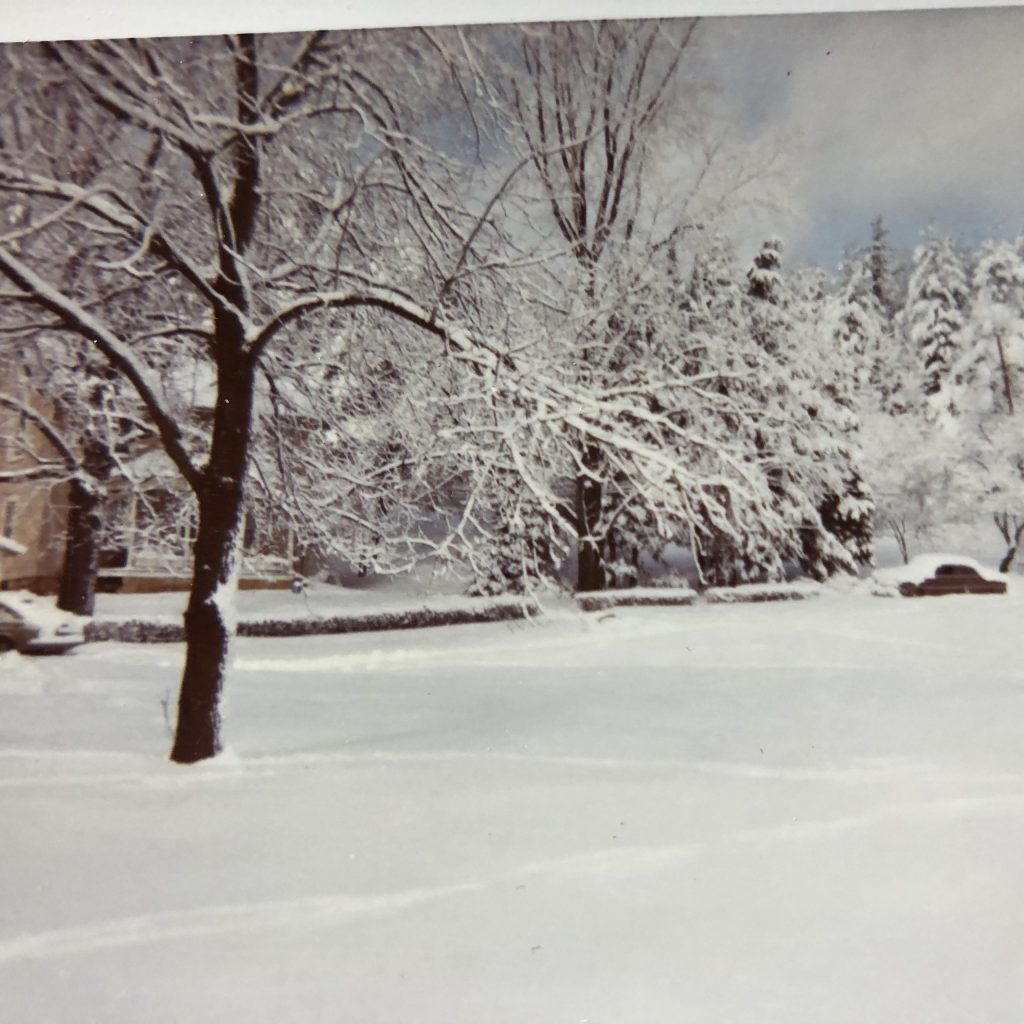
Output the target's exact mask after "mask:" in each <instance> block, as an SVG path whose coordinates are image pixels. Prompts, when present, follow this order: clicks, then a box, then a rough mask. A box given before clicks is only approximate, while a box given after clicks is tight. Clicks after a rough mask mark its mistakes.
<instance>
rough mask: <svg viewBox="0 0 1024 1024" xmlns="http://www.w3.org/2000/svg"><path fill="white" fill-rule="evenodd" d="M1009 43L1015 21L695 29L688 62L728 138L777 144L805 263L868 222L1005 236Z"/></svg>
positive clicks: (741, 24)
mask: <svg viewBox="0 0 1024 1024" xmlns="http://www.w3.org/2000/svg"><path fill="white" fill-rule="evenodd" d="M1022 39H1024V9H1021V8H994V9H984V10H956V11H918V12H900V13H889V14H830V15H799V16H789V17H766V18H734V19H721V20H715V21H708V22H707V23H705V26H704V37H703V47H704V50H703V55H702V57H703V62H704V65H705V67H706V68H707V69H708V71H709V72H710V73H711V74H712V76H713V77H714V78H716V79H717V80H718V81H719V82H721V83H722V85H723V90H724V97H725V101H726V102H727V103H729V104H730V105H731V106H732V116H733V117H734V119H735V121H736V123H737V124H738V125H741V126H746V128H747V129H748V130H749V131H752V132H759V133H765V134H782V135H784V136H786V137H787V138H788V139H789V146H790V151H791V166H792V172H793V185H794V191H795V193H796V195H797V198H798V201H799V205H800V207H801V208H802V210H803V217H802V220H801V221H800V222H799V224H798V227H797V230H798V231H799V232H800V233H801V234H802V236H803V237H801V238H800V239H798V245H802V246H803V248H805V249H808V250H809V251H810V250H820V249H821V248H822V245H823V238H824V237H825V236H826V235H828V234H829V232H830V231H832V232H833V233H834V231H835V229H836V228H837V227H838V226H839V225H840V224H842V223H843V222H845V221H848V220H850V219H851V218H853V217H860V216H863V217H865V218H867V219H868V220H869V219H870V218H871V217H872V216H874V215H875V214H876V213H885V214H886V215H887V216H888V217H889V219H890V220H892V221H894V222H895V223H896V224H898V225H902V226H904V228H905V233H913V231H915V230H920V229H921V228H923V227H924V226H925V224H926V223H927V221H928V220H929V219H934V220H935V221H936V223H937V224H938V225H939V226H940V227H941V228H943V229H944V230H947V231H950V232H952V233H954V234H961V235H977V234H978V232H980V231H991V229H992V228H998V229H1000V230H1002V231H1004V233H1010V234H1014V233H1016V231H1017V229H1018V228H1019V226H1020V223H1021V219H1022V216H1024V201H1022V199H1021V186H1020V182H1021V181H1022V180H1024V130H1022V129H1024V102H1022V100H1021V93H1020V84H1019V83H1020V77H1021V57H1020V43H1021V40H1022ZM912 225H913V228H912ZM866 229H867V223H866V221H865V223H864V227H863V231H862V235H863V234H866ZM833 241H835V242H838V243H839V245H840V247H841V242H839V240H838V239H833ZM846 241H856V239H846ZM907 241H909V239H907ZM837 251H838V250H837Z"/></svg>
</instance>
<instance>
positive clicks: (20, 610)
mask: <svg viewBox="0 0 1024 1024" xmlns="http://www.w3.org/2000/svg"><path fill="white" fill-rule="evenodd" d="M83 621H84V620H83V619H81V618H79V616H77V615H71V614H69V613H68V612H62V611H60V610H59V609H58V608H55V607H54V606H53V605H52V604H51V603H50V602H49V601H45V600H43V598H41V597H36V595H35V594H30V593H28V592H27V591H23V590H12V591H9V592H3V593H0V653H3V652H5V651H14V650H16V651H21V652H22V653H24V654H63V653H64V652H65V651H69V650H71V648H72V647H77V646H78V645H79V644H81V643H84V642H85V634H84V631H83Z"/></svg>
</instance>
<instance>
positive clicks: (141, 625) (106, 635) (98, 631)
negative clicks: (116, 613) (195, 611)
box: [85, 617, 185, 644]
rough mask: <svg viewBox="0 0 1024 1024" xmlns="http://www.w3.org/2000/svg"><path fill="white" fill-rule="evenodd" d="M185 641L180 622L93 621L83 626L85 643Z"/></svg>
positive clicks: (156, 619) (166, 642)
mask: <svg viewBox="0 0 1024 1024" xmlns="http://www.w3.org/2000/svg"><path fill="white" fill-rule="evenodd" d="M184 639H185V628H184V626H182V624H181V623H180V622H177V621H174V620H168V619H166V618H160V617H154V618H152V619H135V618H132V619H93V620H92V621H91V622H87V623H86V625H85V642H86V643H98V642H99V641H101V640H116V641H118V642H119V643H122V644H174V643H180V642H181V641H182V640H184Z"/></svg>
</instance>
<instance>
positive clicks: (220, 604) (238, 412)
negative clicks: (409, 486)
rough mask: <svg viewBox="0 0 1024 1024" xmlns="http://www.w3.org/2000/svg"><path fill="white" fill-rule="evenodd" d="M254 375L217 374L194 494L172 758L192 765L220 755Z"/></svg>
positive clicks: (241, 371) (240, 371) (242, 372)
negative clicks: (204, 458)
mask: <svg viewBox="0 0 1024 1024" xmlns="http://www.w3.org/2000/svg"><path fill="white" fill-rule="evenodd" d="M252 385H253V380H252V372H251V370H250V369H249V368H248V367H247V366H244V365H240V366H239V367H238V368H237V369H235V370H234V371H233V372H230V371H229V372H225V373H222V375H221V381H220V388H219V391H218V397H217V409H216V412H215V415H214V427H213V441H212V444H211V448H210V460H209V463H208V464H207V467H206V469H205V470H204V473H203V482H202V485H201V487H200V489H199V491H198V493H197V496H196V497H197V503H198V506H199V525H198V531H197V534H196V542H195V550H194V562H193V575H192V589H191V592H190V594H189V602H188V608H187V609H186V611H185V644H186V648H185V671H184V674H183V676H182V680H181V692H180V694H179V697H178V722H177V728H176V730H175V734H174V746H173V748H172V750H171V760H172V761H176V762H178V763H179V764H191V763H193V762H195V761H202V760H204V759H205V758H209V757H215V756H216V755H217V754H218V753H219V752H220V749H221V736H220V725H221V710H220V701H221V692H222V690H223V686H224V678H225V675H226V672H227V668H228V661H229V657H230V647H231V641H232V638H233V636H234V632H235V623H234V615H233V606H234V601H235V596H236V595H235V592H236V590H237V558H238V545H239V537H240V531H241V528H242V518H243V509H244V498H245V474H246V469H247V466H248V456H249V440H250V424H251V415H252Z"/></svg>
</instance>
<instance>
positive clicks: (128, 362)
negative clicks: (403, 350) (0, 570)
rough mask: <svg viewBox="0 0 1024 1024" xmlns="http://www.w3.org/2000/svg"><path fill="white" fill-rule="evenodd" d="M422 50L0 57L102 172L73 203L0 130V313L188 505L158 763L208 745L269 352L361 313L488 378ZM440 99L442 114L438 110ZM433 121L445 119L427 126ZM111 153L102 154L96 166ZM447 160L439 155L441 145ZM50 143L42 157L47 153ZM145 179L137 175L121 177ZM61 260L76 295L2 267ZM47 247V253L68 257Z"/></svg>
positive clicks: (265, 42) (45, 160) (237, 49)
mask: <svg viewBox="0 0 1024 1024" xmlns="http://www.w3.org/2000/svg"><path fill="white" fill-rule="evenodd" d="M449 38H450V37H445V36H442V35H439V34H425V33H419V34H416V33H406V34H399V35H392V36H387V37H386V36H383V35H375V34H368V33H349V34H342V35H332V34H328V33H319V32H318V33H311V34H309V35H305V36H282V37H266V38H257V37H255V36H251V35H241V36H237V37H230V38H225V39H192V40H189V39H181V40H164V41H161V42H160V43H159V44H156V43H153V42H147V41H118V42H113V41H100V42H95V43H74V42H71V43H55V44H48V45H45V46H31V47H25V48H16V47H12V48H8V49H7V50H6V51H5V53H4V60H5V64H6V70H7V72H8V74H9V75H11V76H12V77H13V78H14V79H15V80H16V82H17V86H18V89H19V90H21V95H24V96H31V97H32V103H33V105H35V112H34V113H30V114H29V116H30V117H33V118H35V119H36V120H37V121H38V122H39V123H40V124H43V123H45V120H46V118H47V117H48V116H50V110H51V107H50V105H49V104H48V100H47V98H46V92H47V90H48V89H50V88H51V86H52V84H53V82H54V81H55V80H56V81H58V82H59V86H60V90H61V92H62V94H73V96H74V98H75V102H76V104H77V107H78V109H79V111H80V115H79V117H80V120H81V124H82V125H83V128H82V131H83V133H84V135H85V136H86V137H87V138H89V139H91V140H92V145H93V146H94V147H96V148H99V147H101V146H103V148H104V151H105V152H106V153H107V154H108V155H107V158H106V159H105V160H104V161H103V162H102V166H101V167H100V168H99V170H98V172H97V174H96V175H95V176H94V177H93V178H92V179H91V180H90V181H89V182H88V184H85V185H83V184H82V183H81V182H80V181H79V179H78V177H77V176H76V174H75V173H74V165H75V162H76V161H77V160H78V159H79V158H80V155H81V147H76V148H75V149H73V150H70V151H63V152H62V151H59V150H51V149H50V148H49V142H48V139H47V135H46V133H45V131H43V130H38V131H35V132H34V133H32V136H31V138H30V139H28V140H25V139H24V138H23V137H22V136H19V135H17V134H16V133H7V132H5V133H4V136H3V140H2V141H3V151H2V153H0V190H2V191H3V192H4V194H5V195H6V197H7V202H8V203H9V204H12V205H14V206H18V205H22V206H27V207H28V208H29V210H30V213H29V217H28V220H27V221H26V222H25V223H22V224H19V225H17V226H16V227H14V228H12V229H11V230H10V231H5V232H4V234H3V236H2V237H0V273H2V274H3V276H4V277H5V278H6V279H7V281H8V282H9V285H10V288H11V291H10V293H9V294H8V297H9V298H11V299H13V300H15V301H17V302H19V303H24V304H28V305H30V306H33V307H35V308H36V309H37V310H38V311H39V313H40V318H41V321H42V323H43V324H44V325H45V327H46V328H47V329H51V330H56V329H61V330H63V331H65V332H68V333H71V334H75V335H78V336H80V337H81V338H83V339H85V340H86V341H87V342H88V343H89V345H90V346H92V348H93V350H94V351H95V352H97V353H99V354H100V355H101V356H102V357H103V358H104V359H105V360H106V361H107V363H108V364H109V365H110V366H111V367H112V368H113V369H114V370H115V371H116V372H117V373H118V374H119V375H120V376H121V377H123V378H124V380H126V381H127V382H128V383H129V384H130V385H131V386H132V387H133V388H134V389H135V391H136V393H137V396H138V400H139V402H140V403H141V405H142V406H143V407H144V409H145V412H146V416H147V418H148V420H149V422H150V424H151V425H152V427H153V428H154V430H155V431H156V433H157V434H158V436H159V438H160V441H161V444H162V446H163V448H164V451H165V452H166V454H167V456H168V457H169V458H170V460H171V461H172V462H173V464H174V465H175V467H176V468H177V470H178V472H179V473H180V474H181V477H182V478H183V480H184V481H185V482H186V483H187V485H188V486H189V488H190V489H191V490H192V491H193V493H194V494H195V500H196V505H197V509H198V527H197V534H196V538H195V545H194V576H193V583H192V590H191V595H190V598H189V603H188V609H187V612H186V617H185V626H186V638H187V653H186V664H185V670H184V675H183V679H182V687H181V693H180V699H179V704H178V724H177V730H176V735H175V743H174V748H173V751H172V758H173V759H174V760H177V761H195V760H199V759H201V758H204V757H209V756H212V755H213V754H215V753H216V752H217V751H218V749H219V748H220V742H221V741H220V734H219V727H220V693H221V688H222V685H223V680H224V674H225V668H226V664H227V660H228V652H229V642H230V638H231V635H232V632H233V615H232V611H231V606H232V593H233V589H234V580H235V577H236V570H237V564H238V557H237V553H238V547H239V541H240V533H241V527H242V517H243V509H244V507H245V495H246V490H247V486H248V477H249V471H250V465H251V458H250V456H251V452H252V441H253V434H254V430H253V424H254V415H255V404H256V400H257V395H258V388H257V381H258V379H259V378H260V375H261V373H262V369H263V366H264V359H265V357H266V356H267V354H268V352H270V351H272V350H273V347H274V345H275V344H277V343H278V342H279V341H280V340H281V339H283V338H286V337H288V336H289V335H290V334H292V333H294V332H296V331H299V330H301V329H302V326H303V321H304V320H305V319H306V318H307V317H308V316H309V315H310V314H312V313H315V312H317V311H321V310H324V309H333V310H338V311H343V310H368V309H372V310H376V311H377V312H378V313H379V314H380V315H381V316H382V318H383V319H384V320H388V319H393V320H395V321H399V322H402V323H404V324H408V325H412V326H414V327H416V328H417V329H418V330H419V331H420V332H421V334H422V336H423V337H433V338H436V339H438V340H439V341H440V343H441V344H440V345H438V346H437V349H438V351H439V352H440V351H442V350H443V351H446V353H447V354H448V355H450V356H451V357H452V358H453V359H455V360H464V361H466V362H467V363H469V364H472V365H473V366H476V367H478V368H479V369H480V371H481V372H489V371H490V370H493V367H494V364H495V359H496V357H495V356H494V353H493V352H492V351H489V350H487V348H486V346H483V345H471V344H470V343H469V342H467V341H466V335H465V334H464V333H463V331H462V330H461V328H462V326H463V325H465V324H468V323H470V322H472V320H473V314H474V306H475V304H476V303H477V302H478V301H479V293H474V292H473V291H472V290H471V289H469V288H466V287H464V279H465V278H466V277H467V276H469V275H470V274H471V273H472V272H473V271H474V270H475V269H476V267H477V262H478V255H477V254H478V252H479V251H480V250H481V249H482V248H483V245H484V242H485V238H486V232H485V231H484V230H483V228H482V224H481V222H480V219H479V216H478V215H477V214H478V213H479V211H476V212H475V213H470V212H469V211H467V209H466V207H465V205H464V204H462V203H460V202H459V197H460V196H462V195H468V194H471V192H472V190H471V189H468V188H467V187H466V180H465V177H464V168H463V167H462V165H461V164H460V163H459V162H458V161H457V160H455V159H453V158H451V157H450V156H449V155H448V154H450V153H451V152H452V150H453V149H455V148H457V147H456V145H455V142H454V141H453V140H454V136H455V134H456V133H457V130H458V125H459V123H460V122H459V115H458V114H455V115H452V114H451V111H461V110H463V109H464V102H465V101H464V96H465V95H466V93H465V91H464V90H460V89H459V88H458V86H457V84H456V83H455V82H454V80H453V67H454V62H453V60H452V59H451V54H452V52H453V51H452V50H450V49H449V48H448V39H449ZM446 97H447V98H448V99H449V100H450V102H449V103H447V105H446V102H447V101H446ZM446 114H447V115H448V119H447V120H444V118H445V115H446ZM111 138H113V139H114V144H112V145H110V144H109V143H110V140H111ZM446 141H447V142H448V143H449V144H448V145H446V144H445V143H446ZM58 143H59V140H57V141H56V142H55V143H54V145H57V144H58ZM140 166H141V167H144V168H145V169H146V174H145V175H143V176H141V178H140V176H138V175H135V176H132V175H131V174H128V173H127V168H129V167H134V168H138V167H140ZM30 238H31V239H32V243H33V246H36V247H38V248H39V249H46V250H47V251H50V252H54V253H58V252H59V251H60V249H61V247H62V246H63V248H64V251H65V253H66V256H67V258H74V253H75V252H76V251H78V250H79V249H80V247H81V246H83V245H85V244H87V241H86V240H89V239H102V240H103V245H104V257H103V260H102V262H101V263H99V264H98V270H99V274H98V281H92V280H91V281H90V282H88V283H87V284H86V283H81V282H79V281H76V280H75V279H74V278H73V277H66V278H64V279H63V280H62V279H61V278H60V277H59V276H58V275H57V274H55V273H53V272H52V271H51V270H50V269H48V268H49V266H50V264H49V263H48V262H42V263H40V262H39V261H36V260H34V259H32V258H31V256H30V255H29V254H27V253H26V252H25V251H24V250H23V248H22V247H23V246H24V245H25V243H26V240H27V239H30ZM69 239H70V241H69ZM190 342H194V344H195V347H196V349H197V350H198V351H199V352H200V353H201V354H202V356H203V358H204V360H205V361H206V365H207V366H208V367H209V369H210V376H211V380H212V381H213V382H214V392H215V398H214V401H213V404H212V410H211V411H212V415H211V417H210V419H209V421H208V423H207V425H206V427H205V430H204V431H203V432H201V433H196V432H193V431H190V430H189V429H187V427H185V426H184V425H183V423H182V421H181V419H180V418H179V416H177V415H176V412H175V407H174V403H173V401H169V400H168V397H167V396H166V394H165V393H164V390H163V387H162V379H163V376H164V375H165V374H166V372H167V369H168V367H169V366H172V365H173V364H174V363H175V361H176V359H177V357H178V353H179V350H180V347H181V346H182V345H185V344H187V343H190Z"/></svg>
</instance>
